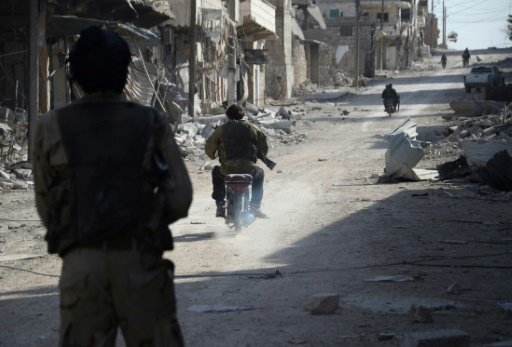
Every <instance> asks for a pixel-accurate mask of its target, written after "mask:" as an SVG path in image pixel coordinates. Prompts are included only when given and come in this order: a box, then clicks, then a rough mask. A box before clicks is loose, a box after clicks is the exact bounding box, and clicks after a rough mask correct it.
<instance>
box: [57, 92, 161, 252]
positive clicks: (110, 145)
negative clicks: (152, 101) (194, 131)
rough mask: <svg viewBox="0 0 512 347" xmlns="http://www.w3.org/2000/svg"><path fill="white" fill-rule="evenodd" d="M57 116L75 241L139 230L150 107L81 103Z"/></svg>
mask: <svg viewBox="0 0 512 347" xmlns="http://www.w3.org/2000/svg"><path fill="white" fill-rule="evenodd" d="M57 119H58V123H59V127H60V132H61V137H62V142H63V146H64V148H65V151H66V154H67V156H68V161H69V175H70V192H69V195H70V196H69V201H70V207H71V210H70V218H71V219H72V228H71V229H72V230H73V234H74V235H73V239H74V240H72V241H73V243H76V244H78V245H81V244H82V245H87V244H89V243H94V242H98V241H102V240H105V239H110V238H116V237H120V236H123V237H124V236H127V237H130V236H133V235H135V234H136V233H137V232H138V230H140V227H141V217H142V216H141V213H142V212H141V211H143V207H144V206H143V204H144V200H145V199H144V192H143V189H142V187H145V185H147V182H146V175H145V172H144V169H143V157H144V153H145V150H146V146H147V144H148V140H149V136H150V122H151V117H150V114H148V111H147V109H145V108H144V107H142V106H139V105H136V104H133V103H130V102H120V101H114V102H112V101H105V102H91V103H76V104H72V105H70V106H68V107H66V108H63V109H61V110H59V111H58V112H57ZM69 236H70V235H68V237H69Z"/></svg>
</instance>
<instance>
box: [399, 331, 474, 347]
mask: <svg viewBox="0 0 512 347" xmlns="http://www.w3.org/2000/svg"><path fill="white" fill-rule="evenodd" d="M470 343H471V338H470V335H469V334H468V333H466V332H465V331H462V330H459V329H442V330H432V331H424V332H416V333H411V334H408V335H406V336H405V339H404V341H403V342H402V344H401V345H400V347H469V346H470Z"/></svg>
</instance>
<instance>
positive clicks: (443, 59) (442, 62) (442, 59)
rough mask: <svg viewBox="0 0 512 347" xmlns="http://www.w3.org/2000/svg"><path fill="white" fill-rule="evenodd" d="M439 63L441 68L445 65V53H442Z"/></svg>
mask: <svg viewBox="0 0 512 347" xmlns="http://www.w3.org/2000/svg"><path fill="white" fill-rule="evenodd" d="M441 65H442V66H443V69H444V68H445V67H446V54H444V53H443V55H442V56H441Z"/></svg>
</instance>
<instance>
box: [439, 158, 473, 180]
mask: <svg viewBox="0 0 512 347" xmlns="http://www.w3.org/2000/svg"><path fill="white" fill-rule="evenodd" d="M436 168H437V172H438V173H439V179H440V180H442V181H444V180H448V179H452V178H456V177H464V176H469V175H471V173H472V172H473V171H472V170H471V169H470V167H469V165H468V162H467V161H466V157H465V156H463V155H461V156H460V157H459V158H457V159H456V160H454V161H449V162H446V163H443V164H440V165H437V167H436Z"/></svg>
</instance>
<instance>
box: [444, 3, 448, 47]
mask: <svg viewBox="0 0 512 347" xmlns="http://www.w3.org/2000/svg"><path fill="white" fill-rule="evenodd" d="M443 48H444V49H446V48H448V46H447V45H446V6H444V0H443Z"/></svg>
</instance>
